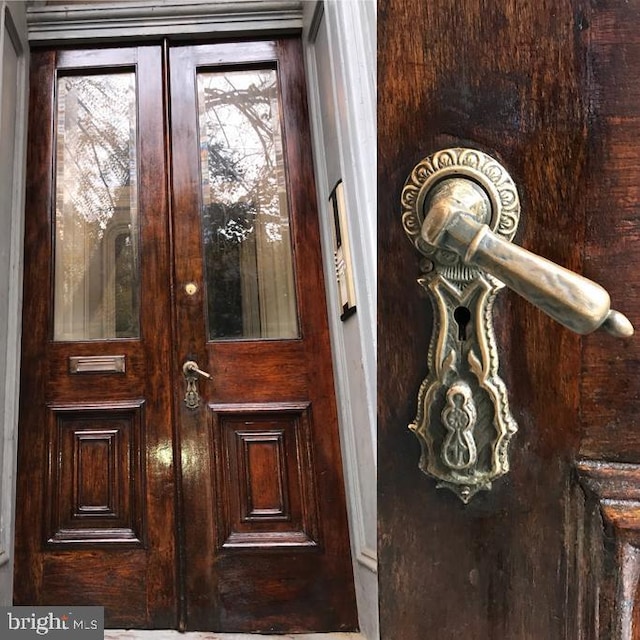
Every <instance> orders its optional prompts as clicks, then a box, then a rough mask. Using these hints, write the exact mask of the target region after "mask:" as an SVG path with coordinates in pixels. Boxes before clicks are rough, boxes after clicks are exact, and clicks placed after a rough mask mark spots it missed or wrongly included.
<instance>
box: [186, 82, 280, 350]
mask: <svg viewBox="0 0 640 640" xmlns="http://www.w3.org/2000/svg"><path fill="white" fill-rule="evenodd" d="M198 89H199V92H198V95H199V111H200V145H201V153H202V163H201V171H202V181H203V185H202V187H203V208H202V217H203V234H204V245H205V261H206V274H207V276H206V277H207V291H208V317H209V327H210V337H211V338H218V337H234V336H235V337H238V336H244V337H250V336H252V335H253V333H254V332H258V333H257V336H258V337H259V335H260V326H259V324H260V323H259V320H255V318H253V319H252V320H250V321H249V320H248V318H249V317H252V316H253V317H255V316H259V315H260V312H259V310H258V305H259V302H258V300H257V299H258V297H259V295H260V294H259V285H258V270H259V267H258V262H259V259H258V254H259V253H260V251H261V250H260V248H259V245H261V244H264V243H266V244H271V245H274V244H283V243H285V244H286V245H287V250H288V243H289V231H288V224H289V218H288V211H287V207H286V197H285V194H284V189H285V181H284V164H283V158H282V142H281V138H280V123H279V113H278V102H277V100H278V95H277V76H276V73H275V71H273V70H262V71H234V72H229V73H204V74H200V75H199V76H198ZM262 251H263V252H264V249H263V250H262ZM263 275H265V274H263ZM248 325H252V326H251V327H249V326H248Z"/></svg>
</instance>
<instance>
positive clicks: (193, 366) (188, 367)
mask: <svg viewBox="0 0 640 640" xmlns="http://www.w3.org/2000/svg"><path fill="white" fill-rule="evenodd" d="M182 371H183V373H184V375H185V377H187V376H189V375H191V374H194V373H196V374H198V375H199V376H201V377H203V378H207V379H209V378H211V374H209V373H207V372H206V371H203V370H202V369H200V367H198V363H197V362H194V361H193V360H187V361H186V362H185V363H184V364H183V365H182Z"/></svg>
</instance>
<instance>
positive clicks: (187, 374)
mask: <svg viewBox="0 0 640 640" xmlns="http://www.w3.org/2000/svg"><path fill="white" fill-rule="evenodd" d="M182 373H184V378H185V381H186V383H187V390H186V392H185V395H184V403H185V405H186V406H187V409H191V410H194V409H197V408H198V407H199V406H200V394H199V393H198V385H197V382H198V377H202V378H207V379H210V378H211V375H210V374H208V373H207V372H206V371H203V370H202V369H200V367H198V363H197V362H194V361H193V360H187V361H186V362H185V363H184V364H183V365H182Z"/></svg>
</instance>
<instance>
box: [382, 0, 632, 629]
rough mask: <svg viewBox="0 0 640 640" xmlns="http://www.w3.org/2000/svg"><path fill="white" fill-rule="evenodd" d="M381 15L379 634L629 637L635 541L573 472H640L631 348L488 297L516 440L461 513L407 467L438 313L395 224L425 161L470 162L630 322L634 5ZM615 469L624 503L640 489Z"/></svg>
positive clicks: (549, 251)
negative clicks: (508, 187) (507, 184)
mask: <svg viewBox="0 0 640 640" xmlns="http://www.w3.org/2000/svg"><path fill="white" fill-rule="evenodd" d="M378 9H379V11H378V81H379V89H378V96H379V102H378V175H379V191H378V221H379V222H378V224H379V226H378V238H379V242H378V251H379V271H378V273H379V276H378V277H379V307H378V326H379V338H380V342H379V383H378V385H379V386H378V403H379V406H378V408H379V432H378V435H379V461H380V462H379V465H380V466H379V555H380V590H381V593H380V612H381V629H382V638H384V640H390V639H392V638H396V637H402V638H403V640H421V639H422V638H425V637H429V638H433V639H434V640H438V639H439V638H442V639H448V638H454V637H465V638H467V639H469V640H473V639H477V640H481V639H482V640H487V639H496V640H498V639H502V638H510V639H522V640H524V639H530V638H567V639H572V640H573V639H574V638H577V637H584V638H588V639H589V640H595V639H596V638H597V639H598V640H604V639H605V638H612V637H615V638H624V639H625V640H627V639H628V638H636V637H640V629H638V627H637V618H638V613H637V607H635V605H634V600H635V598H636V592H637V591H638V582H637V576H638V570H637V560H636V559H635V558H636V555H635V554H636V553H637V551H634V549H637V547H635V546H634V545H635V538H634V542H633V544H632V543H630V542H629V541H628V539H627V537H625V536H627V535H628V534H627V533H621V534H616V535H614V536H613V537H612V529H611V527H612V526H613V525H612V521H611V519H610V518H609V519H607V518H608V517H607V516H606V514H605V515H603V507H602V505H603V501H606V495H604V494H603V496H600V497H598V496H597V494H596V493H595V492H594V488H593V483H591V485H590V484H589V482H587V480H586V475H584V474H582V476H580V477H581V480H582V481H579V474H578V473H577V471H576V462H577V461H579V460H581V459H583V458H588V459H590V460H595V461H599V462H597V463H594V464H603V465H605V468H607V469H608V468H609V467H608V466H607V465H611V463H612V462H616V461H624V462H628V463H637V462H639V461H640V459H639V458H640V435H638V431H637V426H636V425H637V421H638V413H639V410H638V403H637V399H638V397H639V391H640V385H639V384H638V382H637V380H638V376H637V373H636V369H637V363H638V346H637V344H638V343H637V339H633V340H630V341H627V342H624V341H620V340H615V339H613V338H611V337H609V336H607V335H606V334H596V335H592V336H588V337H586V338H584V339H580V338H578V337H577V336H574V335H572V334H571V333H570V332H569V331H567V330H565V329H563V328H561V327H559V326H557V325H555V324H554V323H553V321H552V320H550V319H549V318H547V317H546V316H544V315H543V314H542V313H541V312H539V311H537V310H536V309H535V308H533V307H531V306H530V305H528V303H526V302H524V301H522V300H520V299H518V297H517V296H516V295H515V294H512V293H510V292H503V293H501V294H500V295H499V302H498V304H497V306H496V309H495V313H494V317H495V319H496V328H497V339H498V346H499V353H500V360H501V375H502V377H503V378H504V380H505V382H506V384H507V387H508V389H509V396H510V402H511V409H512V412H513V414H514V417H515V419H516V420H517V422H518V425H519V432H518V433H517V435H516V436H515V438H514V439H513V443H512V446H511V471H510V473H509V474H508V476H506V477H505V478H503V479H501V480H499V481H497V482H496V483H495V485H494V488H493V490H492V491H491V492H490V493H481V494H479V495H478V496H477V497H475V498H474V499H473V501H472V502H471V504H470V505H468V506H463V505H462V504H461V503H460V502H459V501H458V499H457V498H456V497H455V496H453V494H450V493H449V492H443V491H440V490H436V488H435V482H434V481H433V480H431V479H429V478H427V477H426V476H424V475H423V474H422V473H421V472H420V471H419V470H418V468H417V463H418V458H419V446H418V443H417V441H416V440H415V438H414V436H413V435H412V434H411V433H409V432H408V430H407V428H406V425H407V424H408V423H409V422H410V421H411V420H412V419H413V418H414V416H415V410H416V406H415V402H416V397H417V391H418V386H419V384H420V382H421V381H422V379H423V378H424V377H425V375H426V370H425V364H424V363H425V360H426V350H427V347H428V340H429V337H430V331H431V324H432V312H431V309H430V306H429V302H428V300H426V299H424V298H422V297H421V296H420V293H419V290H418V285H417V284H416V283H415V279H416V277H417V276H418V274H419V259H420V258H419V255H418V254H417V253H416V251H415V250H414V249H413V248H412V246H411V245H410V243H409V242H408V240H407V238H406V237H405V235H404V232H403V230H402V227H401V224H400V214H399V210H400V207H399V201H400V192H401V189H402V186H403V184H404V181H405V179H406V177H407V175H408V174H409V172H410V171H411V169H412V168H413V166H414V165H415V164H416V163H417V162H418V161H419V160H420V159H421V158H423V157H425V156H426V155H428V154H430V153H432V152H434V151H436V150H438V149H440V148H443V147H448V146H469V147H474V148H477V149H480V150H482V151H485V152H486V153H489V154H490V155H493V156H494V157H496V158H497V159H498V160H499V161H501V162H502V164H503V165H504V166H505V167H506V168H507V169H508V171H509V172H510V174H511V176H512V177H513V178H514V180H515V182H516V184H517V185H518V189H519V193H520V197H521V200H522V209H523V213H522V216H521V222H520V230H519V232H518V234H517V236H516V238H515V242H517V243H518V244H521V245H523V246H525V247H526V248H527V249H530V250H532V251H534V252H535V253H538V254H541V255H543V256H545V257H547V258H549V259H551V260H553V261H555V262H558V263H559V264H562V265H564V266H566V267H569V268H570V269H573V270H575V271H578V272H582V273H585V275H587V276H588V277H592V278H593V279H595V280H597V281H599V282H601V283H602V284H603V285H604V286H605V287H607V288H608V289H609V291H610V292H611V294H612V298H613V300H614V303H615V304H614V306H616V307H617V308H620V309H621V310H623V311H624V312H625V313H627V314H628V315H629V317H630V318H631V320H632V321H633V322H635V324H636V325H638V322H639V320H640V313H639V312H640V302H639V301H638V296H637V291H638V286H637V284H636V283H637V271H638V262H639V260H640V251H639V250H638V248H637V247H638V224H639V222H640V209H639V204H638V203H639V202H640V197H639V196H640V191H639V190H638V186H637V185H638V184H640V152H639V148H640V147H638V142H637V140H638V139H640V99H639V98H640V96H639V89H638V83H637V80H636V79H637V78H638V77H639V76H640V36H638V33H640V7H638V5H637V3H626V2H623V1H622V0H619V1H618V0H616V1H614V0H610V1H604V2H597V3H589V2H580V1H578V0H557V1H554V2H543V3H540V2H538V1H537V0H536V1H535V2H534V1H533V0H528V1H524V2H523V1H516V0H493V1H491V2H481V1H480V0H463V1H461V2H457V3H451V2H447V1H446V0H434V1H433V2H428V3H415V2H410V1H409V0H381V1H380V2H379V4H378ZM612 478H613V479H612V480H611V482H612V483H613V486H615V487H616V488H617V489H616V491H617V492H616V493H615V495H616V496H617V497H625V496H627V497H630V496H631V495H632V494H633V492H635V491H636V490H637V487H638V483H639V482H640V478H639V476H638V474H637V473H636V474H627V475H625V474H617V475H616V474H615V473H614V474H613V476H612ZM630 509H631V510H632V507H630ZM629 526H630V527H631V529H633V527H635V524H633V525H629ZM614 529H615V527H614ZM624 531H625V532H626V531H627V529H624ZM629 535H630V534H629ZM633 535H634V536H635V535H636V534H633ZM616 536H617V537H616ZM614 539H615V540H617V542H611V541H612V540H614ZM623 583H624V585H625V586H624V589H622V588H621V587H618V586H616V585H620V584H623ZM629 609H630V610H631V611H633V612H634V613H633V614H632V615H630V614H628V613H627V614H625V615H626V616H627V617H626V618H625V619H624V620H623V619H622V616H623V613H622V612H624V611H627V610H629ZM634 625H635V626H634ZM621 629H624V630H625V631H624V632H622V631H620V630H621ZM614 630H615V631H614ZM615 633H618V635H615Z"/></svg>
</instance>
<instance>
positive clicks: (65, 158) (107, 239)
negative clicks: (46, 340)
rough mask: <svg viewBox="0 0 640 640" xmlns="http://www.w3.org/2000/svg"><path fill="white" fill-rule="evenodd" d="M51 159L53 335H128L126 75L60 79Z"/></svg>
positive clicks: (129, 125)
mask: <svg viewBox="0 0 640 640" xmlns="http://www.w3.org/2000/svg"><path fill="white" fill-rule="evenodd" d="M56 159H57V169H56V318H57V320H56V322H57V323H58V325H59V326H60V335H64V336H66V337H63V338H62V339H84V338H101V337H116V336H122V337H129V336H135V335H137V332H138V329H137V322H138V311H137V291H136V287H137V251H136V249H137V238H136V226H137V221H136V218H137V216H136V207H137V184H136V180H137V177H136V100H135V76H134V74H133V73H119V74H109V75H86V76H69V77H61V78H59V80H58V95H57V148H56ZM116 229H117V231H116ZM123 229H124V230H125V233H124V234H123ZM116 236H117V237H118V238H119V239H118V240H116ZM125 287H129V290H128V291H125V290H124V288H125ZM58 325H57V326H58ZM56 333H58V329H56Z"/></svg>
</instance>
